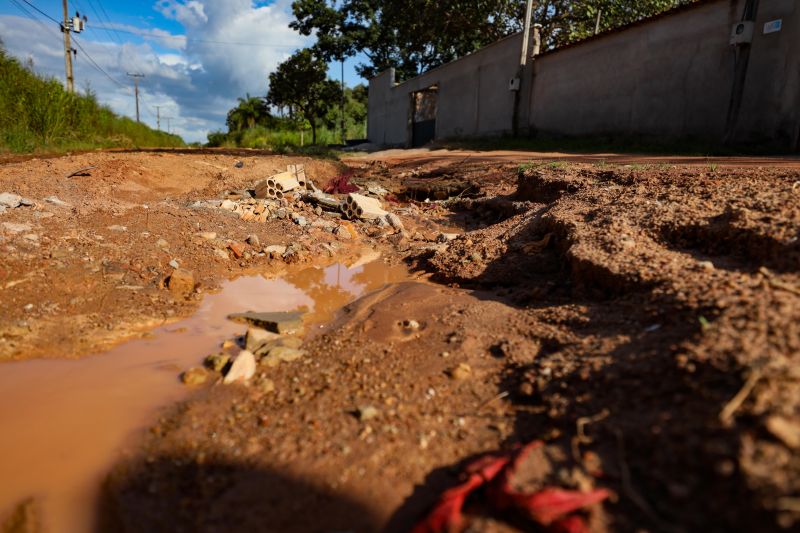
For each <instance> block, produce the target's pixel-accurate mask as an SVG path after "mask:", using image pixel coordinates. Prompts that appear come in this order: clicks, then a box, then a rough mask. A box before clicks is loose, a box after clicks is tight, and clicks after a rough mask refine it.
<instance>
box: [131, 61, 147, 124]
mask: <svg viewBox="0 0 800 533" xmlns="http://www.w3.org/2000/svg"><path fill="white" fill-rule="evenodd" d="M128 76H130V77H131V78H133V92H134V94H135V95H136V122H139V78H144V74H139V73H138V72H134V73H130V72H128Z"/></svg>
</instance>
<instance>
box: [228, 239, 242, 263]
mask: <svg viewBox="0 0 800 533" xmlns="http://www.w3.org/2000/svg"><path fill="white" fill-rule="evenodd" d="M228 248H229V249H230V251H231V252H233V256H234V257H235V258H236V259H239V258H241V257H242V256H243V255H244V245H243V244H242V243H240V242H235V241H234V242H231V243H228Z"/></svg>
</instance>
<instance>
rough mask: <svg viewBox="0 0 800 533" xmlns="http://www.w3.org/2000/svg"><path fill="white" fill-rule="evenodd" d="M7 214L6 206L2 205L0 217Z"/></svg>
mask: <svg viewBox="0 0 800 533" xmlns="http://www.w3.org/2000/svg"><path fill="white" fill-rule="evenodd" d="M5 212H6V206H4V205H0V215H2V214H3V213H5Z"/></svg>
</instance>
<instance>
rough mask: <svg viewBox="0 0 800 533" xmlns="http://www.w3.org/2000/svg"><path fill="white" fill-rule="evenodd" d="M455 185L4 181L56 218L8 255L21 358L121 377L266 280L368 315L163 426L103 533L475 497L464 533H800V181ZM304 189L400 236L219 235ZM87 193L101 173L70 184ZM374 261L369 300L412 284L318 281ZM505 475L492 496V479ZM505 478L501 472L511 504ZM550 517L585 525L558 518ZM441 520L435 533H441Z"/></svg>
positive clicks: (379, 178)
mask: <svg viewBox="0 0 800 533" xmlns="http://www.w3.org/2000/svg"><path fill="white" fill-rule="evenodd" d="M436 156H437V157H434V158H432V157H431V154H430V153H416V152H411V153H403V154H397V153H389V154H377V155H372V156H358V157H352V158H349V159H346V160H345V163H346V164H347V165H348V166H349V167H350V168H349V169H347V168H344V167H342V166H341V165H340V164H339V163H335V162H328V161H313V160H308V159H304V160H301V159H297V158H282V157H280V158H279V157H269V156H265V155H261V154H259V155H257V156H253V155H252V154H251V155H249V156H248V157H244V156H241V155H237V154H216V155H215V154H197V155H195V154H191V153H189V154H147V153H139V154H84V155H81V156H76V157H72V158H60V159H52V160H46V161H28V162H23V163H17V164H13V165H7V166H5V167H2V168H1V169H0V192H4V191H9V192H13V193H16V194H19V195H21V196H23V197H26V198H30V199H32V200H33V203H34V205H33V206H24V205H23V206H20V207H17V208H14V209H7V210H6V211H5V213H3V214H0V223H6V222H10V223H12V225H13V224H23V225H28V226H30V227H29V228H27V229H24V230H20V231H9V229H8V226H3V227H5V228H6V229H5V234H4V237H3V238H4V241H3V242H2V243H0V244H2V245H3V246H4V247H5V250H6V252H7V254H6V256H5V258H4V262H3V265H2V268H3V269H5V270H4V274H3V277H1V278H0V288H1V289H2V292H1V293H0V294H2V301H3V303H4V304H7V305H4V306H3V310H2V313H3V315H2V328H3V329H2V332H0V338H2V340H3V342H2V343H0V353H2V354H3V355H4V356H5V357H7V358H17V359H18V358H23V357H41V356H48V357H72V356H77V355H80V354H85V353H90V352H95V351H98V350H99V349H100V348H102V347H103V346H107V345H109V344H110V343H112V342H116V341H118V340H119V339H121V338H124V337H127V336H130V335H131V334H132V333H135V332H144V331H147V330H148V328H149V327H152V326H151V325H152V324H154V323H159V324H160V323H163V322H164V321H171V320H177V318H178V317H182V316H187V315H189V314H191V313H192V312H193V311H194V310H196V308H197V306H198V304H199V302H200V301H201V300H202V298H203V294H204V293H206V292H208V291H209V290H211V289H213V288H215V287H219V286H220V285H221V284H222V282H223V280H224V279H225V278H230V277H235V276H239V275H243V274H255V273H259V274H260V273H266V274H267V275H269V274H273V275H278V276H283V278H284V279H290V278H291V279H295V278H297V277H298V276H299V278H298V279H303V280H306V281H302V282H298V284H297V286H298V287H299V286H301V285H302V286H308V287H313V288H314V290H315V291H316V292H317V293H318V294H321V295H331V297H330V298H329V301H335V302H338V303H337V306H339V305H342V306H343V307H342V308H341V309H340V310H339V311H338V312H337V313H336V314H335V317H334V318H333V319H330V318H328V317H326V316H320V317H317V318H314V319H309V320H308V321H307V329H306V332H305V334H304V335H303V336H302V353H299V352H298V353H295V352H292V353H295V356H293V357H292V358H286V359H285V360H284V359H282V360H280V362H279V361H278V360H277V359H275V353H273V352H269V355H268V356H266V357H264V358H262V359H261V363H260V364H259V366H258V370H257V372H256V373H255V375H254V376H253V377H252V378H251V379H250V380H249V381H248V382H247V384H246V385H230V386H226V385H222V384H221V383H220V382H221V380H222V376H221V375H220V374H219V372H210V373H209V374H208V376H209V377H208V379H207V381H206V382H205V384H203V385H199V386H196V387H194V388H189V389H187V390H189V391H191V393H190V394H189V396H188V397H186V398H185V399H184V400H182V401H181V403H179V404H177V405H173V406H166V407H165V408H164V410H163V411H162V412H161V416H160V417H159V418H158V419H157V420H156V419H155V418H151V420H150V422H149V423H148V424H147V425H148V426H149V429H148V430H147V431H146V432H144V431H143V432H139V433H137V436H136V438H135V439H131V440H129V441H128V444H127V446H125V450H124V452H123V451H121V450H116V451H115V453H114V457H116V460H117V464H116V466H114V467H113V468H112V469H111V472H110V474H109V475H108V479H107V481H106V483H105V485H104V490H103V493H102V498H101V499H100V500H99V502H98V503H97V504H96V506H92V508H91V511H92V514H93V515H94V516H95V519H96V527H95V529H97V530H100V531H175V530H186V531H211V530H215V531H220V530H221V531H245V530H253V531H275V530H280V531H292V530H294V531H307V530H310V529H311V530H316V529H319V528H320V527H322V528H323V529H325V530H351V531H373V530H390V531H407V530H410V529H411V528H412V526H413V525H414V524H420V523H421V521H423V520H424V519H425V517H426V516H429V515H428V513H429V512H430V511H431V509H433V508H435V504H436V502H437V501H440V498H442V497H443V496H442V495H443V494H445V495H446V494H450V496H452V495H453V493H452V492H451V493H445V492H444V491H445V490H446V489H448V488H452V487H454V486H456V485H457V484H458V483H459V480H461V481H463V480H465V479H467V480H472V481H469V482H470V483H471V482H475V483H477V484H476V485H475V487H476V488H475V489H469V490H470V491H473V490H474V491H473V492H470V493H469V496H468V497H467V498H466V505H465V509H464V511H465V517H464V518H463V520H462V521H461V522H460V525H459V526H458V527H459V528H462V527H468V528H470V530H473V531H518V530H531V529H533V528H535V527H540V528H543V529H548V528H549V529H550V530H557V529H558V528H562V530H563V529H564V528H567V527H579V526H580V527H584V526H585V527H586V528H588V529H589V530H592V531H608V530H615V531H629V530H631V531H632V530H671V531H693V530H709V531H731V530H758V531H770V530H790V529H793V528H796V527H798V525H800V505H798V501H800V500H799V498H800V459H798V457H800V454H798V453H797V451H798V450H800V394H798V393H800V387H798V382H799V381H800V361H798V358H799V357H800V326H798V324H800V273H799V271H800V244H798V238H799V237H800V172H798V170H797V168H796V166H794V164H793V163H791V162H788V163H789V164H787V165H782V164H778V162H773V161H765V160H761V162H760V164H755V160H754V161H753V164H752V165H751V164H750V163H745V162H743V161H739V162H737V163H734V162H733V161H731V162H729V163H728V164H720V165H716V164H711V165H710V164H708V163H706V162H702V163H700V162H697V164H682V165H672V164H668V163H666V162H661V163H659V164H647V165H644V164H639V163H636V164H628V163H625V162H620V164H617V163H616V162H611V161H610V160H609V159H607V158H603V159H601V160H598V161H596V162H571V161H564V160H563V159H561V158H558V159H560V160H559V161H556V162H548V161H541V159H546V158H529V157H528V156H527V154H526V155H524V156H520V155H519V154H492V155H484V156H480V157H477V156H474V155H470V157H468V158H466V157H464V156H462V154H457V155H456V154H452V153H451V154H449V155H447V156H446V157H440V156H441V154H436ZM237 157H238V158H239V159H240V160H241V161H242V162H243V163H244V165H243V166H242V167H241V168H238V167H237V166H235V161H236V159H237ZM530 159H537V160H539V161H535V162H531V161H530ZM294 163H304V164H305V165H306V168H307V170H308V174H309V176H310V177H311V178H312V179H313V180H315V181H316V182H317V183H324V182H326V181H327V180H328V179H330V178H332V177H334V176H337V175H340V176H349V179H350V181H352V182H353V183H355V184H357V185H359V186H361V188H362V190H363V191H370V192H371V193H372V194H375V195H377V196H380V197H381V198H382V203H383V205H384V207H386V208H387V209H389V210H390V211H391V212H393V213H395V214H396V215H398V216H399V218H400V221H401V222H402V224H403V228H402V229H400V228H398V227H395V226H392V225H388V224H384V225H378V224H373V223H366V222H358V221H350V222H348V221H344V220H341V219H340V218H338V217H335V216H333V215H331V214H326V213H321V212H320V211H318V210H317V211H315V209H314V208H313V206H310V205H307V204H305V203H304V202H302V201H299V200H298V201H289V202H287V203H286V205H285V206H284V207H282V208H283V209H285V210H287V212H286V213H282V215H284V216H283V217H276V218H270V219H268V220H267V221H266V222H259V221H257V220H245V219H244V218H242V217H245V218H247V217H246V216H245V215H244V214H243V213H242V212H240V211H236V210H234V211H226V210H225V209H224V208H222V207H221V206H218V205H217V202H218V201H219V200H221V199H228V198H232V199H234V200H235V201H236V202H239V203H240V204H241V205H245V206H246V205H248V204H247V203H246V202H247V201H248V200H246V199H245V196H246V195H244V194H243V193H242V192H241V189H248V188H251V187H252V185H253V183H254V181H256V180H257V179H259V178H260V177H263V176H264V175H265V174H270V173H274V172H277V171H280V170H282V169H284V168H285V167H286V165H287V164H294ZM522 163H525V164H524V165H523V166H522V167H520V164H522ZM622 163H625V164H622ZM772 163H776V166H774V167H773V166H772ZM737 165H738V166H737ZM85 166H95V167H96V168H94V169H92V170H91V171H89V175H88V176H79V177H73V178H66V177H65V176H66V175H67V174H68V173H70V172H72V171H74V170H77V169H79V168H82V167H85ZM51 195H56V196H58V198H59V200H61V201H63V202H65V203H67V204H68V205H67V206H62V205H60V204H59V203H53V202H52V200H51V201H48V200H46V198H47V197H49V196H51ZM144 205H146V206H147V207H146V208H145V207H144ZM288 211H291V212H292V213H293V214H290V213H289V212H288ZM45 213H51V214H50V215H45ZM300 216H302V222H304V224H299V223H297V221H298V220H299V218H298V217H300ZM293 220H294V221H293ZM110 226H124V227H125V230H120V229H119V228H117V229H111V228H110ZM12 229H13V226H12ZM212 232H213V233H216V235H215V236H214V238H209V237H210V236H209V235H208V234H209V233H212ZM254 234H255V235H257V236H258V241H257V242H258V244H257V245H253V244H252V243H253V242H255V241H253V239H250V244H248V243H247V242H246V241H247V237H248V236H249V235H254ZM31 235H35V238H34V237H31ZM161 239H163V240H164V241H166V246H165V244H164V243H163V242H159V241H160V240H161ZM239 244H241V245H242V247H241V248H239V246H238V245H239ZM232 245H233V246H232ZM269 246H287V248H286V249H281V252H282V253H280V254H275V253H274V249H272V250H273V251H269V250H268V247H269ZM365 248H366V249H369V250H374V251H377V252H380V253H381V254H382V259H381V260H380V261H379V262H378V263H375V262H373V263H370V264H371V265H373V266H370V267H369V269H370V270H369V271H370V272H372V273H373V274H371V276H373V277H374V275H375V274H376V273H379V272H388V271H389V269H392V268H396V267H398V265H400V264H401V263H405V264H406V265H408V267H409V268H410V269H411V271H412V273H411V274H408V275H400V276H387V277H386V278H385V282H384V283H378V284H372V285H369V287H370V288H374V289H377V290H374V291H372V292H369V291H366V292H367V293H366V294H364V295H363V296H362V297H361V298H359V299H358V300H356V301H355V302H353V303H348V302H349V301H350V300H352V299H353V298H355V297H356V294H354V293H353V294H351V295H350V296H347V295H342V294H340V293H339V292H336V291H335V290H333V289H331V288H329V287H331V286H330V285H327V284H325V283H323V282H322V281H321V280H322V279H323V278H326V276H327V274H321V273H320V272H322V271H320V270H317V269H311V270H309V269H308V267H309V266H314V265H322V264H328V263H330V262H333V261H337V260H338V261H347V260H348V259H349V260H352V258H355V257H357V256H359V255H361V254H363V252H364V249H365ZM237 252H238V253H237ZM245 252H246V253H247V255H245ZM223 255H225V257H223ZM235 255H240V257H238V258H237V257H235ZM374 257H375V256H373V257H372V259H373V261H374ZM173 260H174V261H176V262H177V263H178V266H179V267H180V268H185V269H187V270H190V271H191V272H192V273H193V276H194V279H195V281H196V282H197V284H198V285H197V287H196V288H195V289H193V290H190V291H189V292H188V293H187V294H182V293H175V292H174V291H170V290H169V288H165V286H164V279H165V278H167V277H168V276H169V275H170V273H171V272H172V271H173V270H174V265H173V266H170V265H169V263H170V262H171V261H173ZM365 268H366V267H365ZM303 272H305V273H303ZM293 277H294V278H293ZM130 287H137V288H135V289H132V288H130ZM139 287H140V288H139ZM378 287H381V288H378ZM359 294H360V293H359ZM326 298H328V296H324V297H323V299H326ZM29 304H33V305H32V306H30V305H29ZM54 304H55V305H54ZM242 305H243V307H248V308H249V307H252V303H250V302H248V303H247V304H245V303H244V302H243V304H242ZM245 310H247V309H244V308H243V309H242V311H245ZM261 310H271V308H269V304H268V302H266V301H265V304H264V308H263V309H261ZM320 326H322V327H320ZM245 330H246V328H245V327H242V328H241V329H240V330H239V333H244V331H245ZM203 334H204V335H208V334H209V332H208V331H205V332H204V333H203ZM217 335H218V337H217V342H218V343H220V344H221V343H223V342H224V341H226V340H228V341H229V342H228V343H227V345H226V346H227V347H228V348H229V349H231V348H232V349H234V350H238V349H239V348H238V347H237V346H239V345H242V347H243V345H244V343H245V342H247V339H244V338H240V337H238V336H237V335H231V333H230V330H224V331H222V330H219V332H218V334H217ZM212 336H213V335H212ZM231 341H232V342H231ZM298 345H299V341H298ZM123 346H124V345H123ZM172 346H173V348H172V349H173V350H176V351H179V350H181V347H180V346H181V345H180V343H178V344H175V345H172ZM283 349H284V351H283V352H281V353H288V352H287V351H286V348H283ZM290 350H291V348H290ZM276 353H277V352H276ZM107 357H112V356H111V355H109V356H107ZM198 359H200V358H198ZM200 363H201V361H200V360H198V361H197V363H196V364H197V365H198V366H199V365H200ZM22 364H25V363H22ZM179 370H181V369H177V368H176V369H174V370H173V372H174V374H173V375H174V379H175V381H176V382H177V376H178V374H179ZM175 386H176V387H177V385H175ZM9 420H10V419H9ZM3 423H4V421H3V419H2V417H0V424H3ZM4 429H9V430H13V427H8V424H6V427H4ZM538 441H541V444H540V445H539V447H538V448H535V450H537V451H534V452H532V453H531V454H530V455H524V456H517V455H515V454H518V453H519V451H518V450H519V446H520V445H522V444H526V443H537V442H538ZM534 446H536V444H534ZM526 449H528V448H526ZM514 450H517V451H514ZM486 453H493V454H494V455H493V456H492V457H491V458H485V457H484V458H483V459H482V462H481V463H480V464H481V465H484V466H483V467H481V468H484V469H483V470H480V472H481V475H478V476H477V477H475V476H476V474H474V472H475V470H474V469H475V468H478V467H476V466H475V465H474V464H473V466H472V467H469V466H468V465H469V463H470V461H472V460H474V459H476V458H481V457H483V454H486ZM503 453H509V454H511V455H509V456H508V457H516V459H513V460H511V462H510V463H503V461H506V459H503V458H504V457H506V456H505V455H503ZM487 461H488V462H487ZM490 463H491V464H501V463H502V464H505V465H506V466H504V467H503V470H502V473H501V474H499V475H500V477H499V478H498V479H492V480H491V481H489V478H490V477H492V476H489V474H487V472H488V470H486V465H488V464H490ZM0 468H2V464H0ZM469 468H472V469H473V470H472V472H473V477H469V476H468V475H467V474H465V469H466V470H467V471H469ZM493 475H498V474H497V473H496V472H495V474H493ZM465 476H466V477H465ZM487 476H488V477H487ZM504 476H505V477H504ZM476 480H477V481H476ZM502 480H508V481H509V483H508V484H505V485H504V484H503V483H501V481H502ZM483 484H485V487H484V486H483ZM478 485H481V487H480V488H477V487H478ZM459 490H461V489H459ZM520 494H523V495H527V496H525V497H522V496H520ZM554 495H557V496H554ZM590 495H594V496H596V497H597V498H596V499H595V500H592V501H591V502H589V499H588V497H589V496H590ZM18 496H19V498H18V499H19V501H20V502H23V501H28V502H29V503H27V504H25V505H21V506H19V507H16V508H15V513H14V514H13V516H11V519H10V520H12V521H16V522H15V523H17V524H20V523H21V524H26V523H27V524H30V523H32V522H33V521H35V520H36V512H37V511H36V509H37V505H38V504H37V500H36V498H35V496H36V494H26V493H20V494H19V495H18ZM32 496H33V497H34V499H32V500H25V499H26V498H29V497H32ZM534 496H535V497H534ZM445 497H446V496H445ZM555 497H557V498H562V499H561V500H559V501H560V502H561V504H562V505H563V503H564V501H565V500H564V499H563V498H583V501H584V503H582V504H580V505H578V504H575V505H574V506H573V507H569V509H568V510H566V511H565V510H564V507H560V508H559V509H561V511H556V510H554V509H555V507H554V503H553V498H555ZM537 498H538V499H537ZM571 501H573V502H574V501H576V500H574V499H573V500H571ZM537 502H538V503H537ZM450 504H451V505H450V506H449V507H448V509H449V510H448V512H447V513H445V514H446V515H447V517H448V520H456V519H457V518H458V515H459V513H454V512H453V507H452V501H450ZM2 512H3V510H2V509H0V514H1V513H2ZM442 516H444V515H442V514H438V515H436V514H434V515H432V518H431V520H429V521H428V522H426V523H423V526H422V527H421V528H420V529H418V531H436V530H441V531H444V530H445V529H437V527H435V526H436V525H437V524H438V525H439V526H441V527H442V528H444V527H445V526H443V525H442V522H441V521H439V522H437V520H439V519H440V518H441V517H442ZM437 517H438V518H437ZM45 521H46V520H45ZM7 523H8V524H10V523H11V522H7ZM537 524H538V526H537ZM450 525H451V526H453V527H455V526H454V524H453V523H452V522H450ZM572 530H575V529H572Z"/></svg>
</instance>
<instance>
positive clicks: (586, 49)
mask: <svg viewBox="0 0 800 533" xmlns="http://www.w3.org/2000/svg"><path fill="white" fill-rule="evenodd" d="M745 3H746V2H745V0H716V1H714V0H707V1H705V2H702V3H700V4H698V5H696V6H694V7H691V8H688V9H682V10H678V11H676V12H674V13H671V14H668V15H665V16H662V17H657V18H655V19H653V20H651V21H647V22H643V23H640V24H636V25H633V26H631V27H629V28H626V29H624V30H621V31H615V32H609V33H607V34H604V35H600V36H598V37H596V38H593V39H589V40H587V41H584V42H582V43H578V44H575V45H572V46H567V47H564V48H561V49H558V50H555V51H553V52H549V53H546V54H543V55H541V56H539V57H537V58H536V60H535V61H533V62H532V65H531V66H530V67H529V69H528V71H527V72H526V73H525V76H524V80H525V83H524V84H523V87H522V93H521V96H522V102H521V105H520V118H521V124H522V126H523V127H524V126H527V127H528V129H529V131H530V132H531V133H532V134H549V135H565V136H591V135H605V134H613V135H626V136H653V137H658V138H659V139H670V138H674V139H698V140H702V141H704V142H709V143H721V142H722V141H723V140H724V139H725V136H726V132H728V133H730V134H731V135H730V139H729V140H731V141H733V142H740V143H759V144H771V145H774V146H775V147H779V148H782V149H791V150H797V149H798V148H800V146H798V142H799V141H800V1H798V0H760V2H759V8H758V14H757V20H756V24H755V33H754V38H753V43H752V46H751V47H750V53H749V62H748V63H747V70H746V73H745V76H744V77H743V79H744V85H743V89H742V92H741V105H740V106H739V107H738V113H737V114H736V116H735V117H734V118H735V120H733V121H730V120H729V118H728V115H729V108H730V107H731V99H732V93H733V87H734V85H735V83H734V81H735V79H736V77H737V75H736V72H735V66H736V57H737V52H736V50H735V48H734V47H732V46H730V44H729V37H730V32H731V28H732V26H733V25H734V24H735V23H736V22H739V21H740V20H741V18H742V13H743V10H744V6H745ZM776 19H782V21H783V27H782V30H781V31H780V32H777V33H771V34H764V33H763V28H764V23H766V22H768V21H772V20H776ZM520 46H521V36H520V35H514V36H511V37H509V38H507V39H505V40H503V41H500V42H498V43H495V44H494V45H492V46H489V47H487V48H485V49H483V50H481V51H480V52H477V53H475V54H472V55H471V56H467V57H465V58H463V59H461V60H459V61H456V62H453V63H450V64H448V65H445V66H443V67H440V68H438V69H435V70H433V71H431V72H428V73H426V74H424V75H422V76H419V77H417V78H414V79H412V80H408V81H407V82H405V83H402V84H399V85H395V84H394V79H393V77H394V74H393V72H387V73H384V74H382V75H380V76H378V77H377V78H374V79H373V80H371V81H370V98H369V130H368V135H369V138H370V140H371V141H372V142H376V143H380V144H388V145H406V144H408V143H409V142H410V138H409V135H410V134H409V102H410V98H409V93H410V92H413V91H416V90H419V89H422V88H425V87H427V86H430V85H433V84H438V85H439V112H438V115H437V128H436V138H437V139H446V138H454V137H469V136H484V135H495V134H502V133H510V132H511V128H512V114H513V107H514V105H513V101H514V94H513V93H512V92H511V91H509V90H508V80H509V79H510V78H511V77H513V76H514V75H515V74H516V71H517V64H518V61H519V53H520ZM738 53H739V54H740V55H739V57H741V50H740V51H739V52H738ZM740 64H741V62H740ZM531 77H532V81H531ZM734 107H736V106H734Z"/></svg>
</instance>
